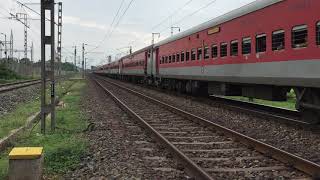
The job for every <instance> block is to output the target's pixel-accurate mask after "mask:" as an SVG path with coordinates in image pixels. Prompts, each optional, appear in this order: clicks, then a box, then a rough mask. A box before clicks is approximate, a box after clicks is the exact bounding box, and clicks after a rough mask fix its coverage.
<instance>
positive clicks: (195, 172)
mask: <svg viewBox="0 0 320 180" xmlns="http://www.w3.org/2000/svg"><path fill="white" fill-rule="evenodd" d="M93 80H94V81H95V82H96V83H97V84H98V85H99V86H100V87H101V88H102V89H103V90H104V91H105V92H106V93H107V94H109V95H110V96H111V98H112V99H113V100H114V101H115V102H116V103H117V104H118V105H119V106H120V107H121V109H122V110H124V111H125V112H127V113H128V114H129V115H130V116H131V117H133V118H135V119H136V120H137V121H138V122H140V123H141V124H142V125H143V126H144V127H145V128H146V129H147V130H148V131H149V132H150V133H152V135H153V136H155V137H156V138H157V139H158V140H159V141H160V142H161V143H163V144H165V145H166V146H167V147H168V149H169V150H170V151H171V152H172V153H173V154H174V155H175V157H176V158H178V159H179V160H180V161H181V162H183V165H185V168H186V172H187V173H189V174H190V175H192V176H194V177H195V178H196V179H201V180H213V178H212V177H211V176H210V175H208V174H207V173H206V172H205V171H204V170H203V169H202V168H200V167H199V166H198V165H197V164H195V163H194V162H193V161H192V160H191V159H189V158H188V157H187V156H186V155H185V154H184V153H182V152H181V151H180V150H179V149H178V148H176V147H175V146H174V145H173V144H172V143H171V142H169V141H168V140H167V139H166V138H165V137H164V136H162V135H161V134H160V133H159V132H157V131H156V130H155V129H154V128H153V127H151V126H150V125H149V124H148V123H147V122H146V121H145V120H144V119H142V118H141V117H140V116H139V115H138V114H136V113H135V112H134V111H133V110H132V109H130V108H129V107H128V106H127V105H126V104H125V103H123V102H122V101H121V100H120V99H119V98H117V97H116V96H115V95H114V94H113V93H112V92H111V91H109V90H108V89H106V88H105V87H104V86H103V85H102V84H101V83H100V82H98V80H96V79H93Z"/></svg>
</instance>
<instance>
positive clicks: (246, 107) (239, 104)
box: [209, 96, 314, 127]
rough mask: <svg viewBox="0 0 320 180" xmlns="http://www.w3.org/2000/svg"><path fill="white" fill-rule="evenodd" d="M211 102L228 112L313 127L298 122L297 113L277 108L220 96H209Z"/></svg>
mask: <svg viewBox="0 0 320 180" xmlns="http://www.w3.org/2000/svg"><path fill="white" fill-rule="evenodd" d="M209 98H210V99H211V100H212V101H214V102H218V103H220V104H222V105H223V106H225V107H226V108H228V109H230V110H237V111H240V112H243V113H247V114H251V115H252V114H254V115H255V116H257V117H263V118H266V119H270V120H274V121H281V122H285V123H288V124H292V125H298V126H303V127H313V126H314V124H311V123H308V122H305V121H301V120H299V118H300V116H301V115H300V114H299V111H295V110H289V109H284V108H278V107H273V106H268V105H263V104H257V103H252V102H246V101H239V100H234V99H230V98H225V97H221V96H210V97H209Z"/></svg>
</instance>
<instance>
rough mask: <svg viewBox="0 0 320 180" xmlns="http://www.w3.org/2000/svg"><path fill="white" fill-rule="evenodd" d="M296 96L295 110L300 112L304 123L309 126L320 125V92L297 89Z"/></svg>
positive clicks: (309, 89) (317, 90)
mask: <svg viewBox="0 0 320 180" xmlns="http://www.w3.org/2000/svg"><path fill="white" fill-rule="evenodd" d="M295 91H296V95H297V109H298V110H300V112H301V115H302V118H303V120H304V121H306V122H308V123H311V124H320V90H319V89H311V88H307V89H299V90H295Z"/></svg>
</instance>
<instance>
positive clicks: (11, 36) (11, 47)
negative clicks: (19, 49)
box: [10, 29, 13, 60]
mask: <svg viewBox="0 0 320 180" xmlns="http://www.w3.org/2000/svg"><path fill="white" fill-rule="evenodd" d="M10 58H11V59H12V60H13V33H12V29H11V35H10Z"/></svg>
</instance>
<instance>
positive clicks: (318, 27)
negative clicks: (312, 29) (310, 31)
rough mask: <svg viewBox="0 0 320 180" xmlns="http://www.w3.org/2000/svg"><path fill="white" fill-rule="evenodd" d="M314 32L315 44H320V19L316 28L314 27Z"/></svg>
mask: <svg viewBox="0 0 320 180" xmlns="http://www.w3.org/2000/svg"><path fill="white" fill-rule="evenodd" d="M316 32H317V35H316V38H317V40H316V41H317V45H318V46H320V21H319V22H318V23H317V29H316Z"/></svg>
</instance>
